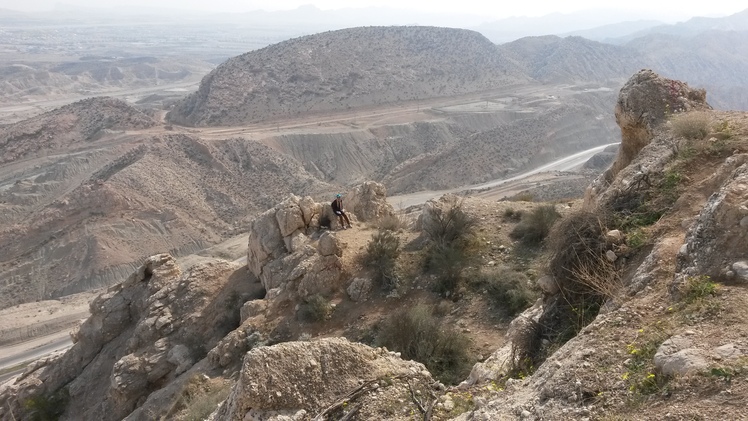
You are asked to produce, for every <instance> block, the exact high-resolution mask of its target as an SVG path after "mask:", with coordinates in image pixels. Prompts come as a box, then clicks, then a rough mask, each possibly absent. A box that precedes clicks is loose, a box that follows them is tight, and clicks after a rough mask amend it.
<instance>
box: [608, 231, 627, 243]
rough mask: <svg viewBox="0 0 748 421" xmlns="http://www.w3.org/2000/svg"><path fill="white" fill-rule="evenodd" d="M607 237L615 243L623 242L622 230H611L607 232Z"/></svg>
mask: <svg viewBox="0 0 748 421" xmlns="http://www.w3.org/2000/svg"><path fill="white" fill-rule="evenodd" d="M605 239H606V240H608V242H611V243H613V244H621V243H622V242H623V233H622V232H621V231H620V230H610V231H608V232H607V233H606V234H605Z"/></svg>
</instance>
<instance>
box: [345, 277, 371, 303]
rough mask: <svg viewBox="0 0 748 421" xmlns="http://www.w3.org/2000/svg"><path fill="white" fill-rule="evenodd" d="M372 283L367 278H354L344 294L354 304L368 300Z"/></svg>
mask: <svg viewBox="0 0 748 421" xmlns="http://www.w3.org/2000/svg"><path fill="white" fill-rule="evenodd" d="M371 289H372V282H371V279H369V278H354V279H353V280H352V281H351V284H350V285H348V289H346V292H347V293H348V296H349V297H350V298H351V300H353V301H355V302H357V303H358V302H363V301H366V300H367V299H368V298H369V293H371Z"/></svg>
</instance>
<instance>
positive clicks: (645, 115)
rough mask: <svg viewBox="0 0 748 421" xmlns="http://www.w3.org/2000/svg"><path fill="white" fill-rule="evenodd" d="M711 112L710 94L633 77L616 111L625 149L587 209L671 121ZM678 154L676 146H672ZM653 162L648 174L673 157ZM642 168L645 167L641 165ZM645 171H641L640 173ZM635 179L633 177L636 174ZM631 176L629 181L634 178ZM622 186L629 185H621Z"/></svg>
mask: <svg viewBox="0 0 748 421" xmlns="http://www.w3.org/2000/svg"><path fill="white" fill-rule="evenodd" d="M708 109H711V107H710V106H709V104H707V103H706V91H704V90H703V89H691V88H690V87H689V86H688V84H686V83H684V82H681V81H678V80H672V79H667V78H664V77H662V76H659V75H658V74H656V73H654V72H653V71H651V70H648V69H644V70H641V71H639V72H638V73H636V74H635V75H633V76H632V77H631V78H630V79H629V80H628V81H627V82H626V84H625V85H624V86H623V87H622V88H621V91H620V92H619V94H618V101H617V103H616V107H615V115H616V122H617V123H618V126H619V127H620V128H621V146H620V148H619V149H618V155H617V156H616V160H615V162H613V165H612V166H611V168H610V169H608V170H607V171H606V172H605V173H603V174H601V175H600V176H599V177H598V178H597V179H596V180H595V181H593V183H592V185H591V186H590V187H589V188H588V189H587V191H586V192H585V207H586V208H588V209H594V208H595V207H596V206H597V205H598V200H599V199H598V197H599V196H600V195H601V194H602V193H603V192H605V190H606V189H607V188H608V186H609V185H610V184H611V183H612V182H613V181H614V180H615V179H616V177H617V175H618V174H619V173H620V172H621V171H622V170H623V169H624V168H626V167H628V166H629V165H630V164H633V163H634V162H633V161H634V160H635V159H636V158H637V156H638V155H639V153H640V152H641V150H642V149H643V148H644V147H646V146H647V145H649V144H650V143H651V142H652V140H653V139H654V138H655V136H656V134H657V133H658V129H659V127H660V126H661V125H662V124H663V123H664V122H665V121H667V117H668V116H669V115H671V114H672V113H676V112H687V111H692V110H708ZM669 147H670V149H671V150H675V148H674V147H673V145H670V146H669ZM650 156H652V157H657V158H650V160H652V161H653V162H649V163H643V165H645V166H646V167H647V170H646V172H645V173H648V172H656V171H661V170H662V168H658V167H661V166H664V164H665V163H666V162H668V161H669V158H670V156H672V152H670V153H669V154H664V155H663V154H650ZM640 165H642V164H640ZM641 170H642V169H641V168H640V169H639V171H640V172H642V171H641ZM632 175H633V174H632ZM632 175H629V178H631V177H632ZM618 182H619V184H624V185H625V184H626V183H625V182H623V181H620V180H619V181H618Z"/></svg>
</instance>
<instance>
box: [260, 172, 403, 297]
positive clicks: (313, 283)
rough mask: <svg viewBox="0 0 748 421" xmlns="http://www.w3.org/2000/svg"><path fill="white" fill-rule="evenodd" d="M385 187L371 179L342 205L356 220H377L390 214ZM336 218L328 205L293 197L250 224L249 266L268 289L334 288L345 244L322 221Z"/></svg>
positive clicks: (305, 291) (304, 292) (305, 292)
mask: <svg viewBox="0 0 748 421" xmlns="http://www.w3.org/2000/svg"><path fill="white" fill-rule="evenodd" d="M386 199H387V197H386V189H385V188H384V186H383V185H381V184H379V183H375V182H367V183H364V184H362V185H360V186H357V187H355V188H353V189H352V190H351V191H350V192H349V193H348V194H346V195H345V199H344V205H345V207H346V210H347V211H348V213H349V215H350V217H351V219H352V220H354V221H359V220H360V221H375V220H377V219H379V218H382V217H384V216H388V215H392V214H393V213H394V211H393V209H392V206H391V205H390V204H389V203H387V200H386ZM325 219H327V220H329V221H331V222H330V224H332V225H333V226H336V224H337V217H335V215H334V214H333V213H332V209H331V207H330V204H328V203H325V204H321V203H315V202H314V201H313V200H312V199H311V198H310V197H305V198H300V197H297V196H294V195H292V196H291V197H289V198H288V199H286V200H284V201H283V202H281V203H280V204H278V205H276V206H275V207H273V208H272V209H269V210H267V211H265V212H264V213H262V214H261V215H260V216H258V217H257V218H256V219H254V220H253V221H252V222H251V223H250V228H249V240H248V248H247V266H248V267H249V270H250V271H251V272H252V273H253V274H255V275H256V276H257V277H258V278H259V280H260V282H261V283H262V285H263V287H265V289H266V290H268V291H269V290H273V289H276V288H281V287H283V286H284V285H289V284H291V283H293V289H294V290H295V291H296V292H297V293H298V294H299V296H300V297H301V298H308V297H310V296H311V295H314V294H326V293H330V292H332V291H333V290H335V289H337V288H338V286H339V282H340V280H341V276H342V264H341V261H340V257H341V256H342V253H343V248H342V247H343V246H342V244H341V243H340V241H339V240H338V239H337V238H336V236H335V234H334V233H333V232H330V231H321V230H320V228H321V227H320V221H323V220H325Z"/></svg>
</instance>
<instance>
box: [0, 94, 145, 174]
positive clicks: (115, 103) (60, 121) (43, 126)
mask: <svg viewBox="0 0 748 421" xmlns="http://www.w3.org/2000/svg"><path fill="white" fill-rule="evenodd" d="M155 124H156V123H155V122H154V121H153V119H151V118H150V117H148V116H147V115H145V114H143V113H142V112H140V111H138V110H136V109H135V108H133V107H131V106H130V105H129V104H127V103H126V102H124V101H121V100H118V99H113V98H106V97H98V98H91V99H86V100H83V101H78V102H75V103H73V104H70V105H66V106H64V107H61V108H59V109H56V110H54V111H51V112H48V113H45V114H43V115H41V116H38V117H34V118H30V119H28V120H24V121H22V122H19V123H16V124H12V125H10V126H7V127H2V128H0V148H2V155H0V163H2V162H10V161H15V160H18V159H20V158H23V157H25V156H26V155H28V154H32V153H34V152H37V151H45V152H46V153H49V152H52V151H54V150H55V149H61V148H70V147H73V148H74V147H76V146H84V145H86V144H87V143H90V142H92V141H94V140H96V139H97V137H101V136H102V135H104V134H105V132H106V131H123V130H130V129H144V128H147V127H152V126H154V125H155Z"/></svg>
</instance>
